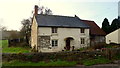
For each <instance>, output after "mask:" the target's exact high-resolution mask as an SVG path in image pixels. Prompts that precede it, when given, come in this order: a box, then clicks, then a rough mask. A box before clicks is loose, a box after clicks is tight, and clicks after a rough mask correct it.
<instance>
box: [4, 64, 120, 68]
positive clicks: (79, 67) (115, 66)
mask: <svg viewBox="0 0 120 68" xmlns="http://www.w3.org/2000/svg"><path fill="white" fill-rule="evenodd" d="M2 68H120V65H119V64H102V65H93V66H84V65H77V66H74V67H39V66H38V67H34V66H30V67H29V66H27V67H24V66H22V67H12V66H11V67H2Z"/></svg>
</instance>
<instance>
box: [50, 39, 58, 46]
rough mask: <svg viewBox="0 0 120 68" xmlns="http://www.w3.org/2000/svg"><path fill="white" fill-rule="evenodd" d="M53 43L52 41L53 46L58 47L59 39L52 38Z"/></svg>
mask: <svg viewBox="0 0 120 68" xmlns="http://www.w3.org/2000/svg"><path fill="white" fill-rule="evenodd" d="M51 43H52V47H57V46H58V40H57V39H54V40H52V41H51Z"/></svg>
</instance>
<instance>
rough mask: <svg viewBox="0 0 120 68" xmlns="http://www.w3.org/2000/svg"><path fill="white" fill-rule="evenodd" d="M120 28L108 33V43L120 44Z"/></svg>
mask: <svg viewBox="0 0 120 68" xmlns="http://www.w3.org/2000/svg"><path fill="white" fill-rule="evenodd" d="M119 32H120V29H118V30H116V31H114V32H112V33H110V34H108V35H106V43H107V44H109V43H110V42H111V43H117V44H120V40H119V39H120V33H119Z"/></svg>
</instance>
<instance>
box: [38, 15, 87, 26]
mask: <svg viewBox="0 0 120 68" xmlns="http://www.w3.org/2000/svg"><path fill="white" fill-rule="evenodd" d="M36 20H37V23H38V27H70V28H89V26H88V25H87V24H85V23H83V22H82V21H81V20H80V19H79V18H78V17H69V16H59V15H43V14H38V15H37V16H36Z"/></svg>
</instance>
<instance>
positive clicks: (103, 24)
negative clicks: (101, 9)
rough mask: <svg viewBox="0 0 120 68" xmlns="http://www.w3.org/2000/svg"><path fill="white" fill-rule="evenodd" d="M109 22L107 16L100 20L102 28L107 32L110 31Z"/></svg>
mask: <svg viewBox="0 0 120 68" xmlns="http://www.w3.org/2000/svg"><path fill="white" fill-rule="evenodd" d="M109 28H110V24H109V21H108V19H107V18H105V19H104V21H103V22H102V29H103V30H104V31H105V32H106V33H107V34H108V33H110V30H109Z"/></svg>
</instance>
